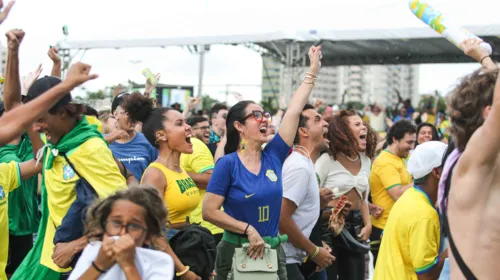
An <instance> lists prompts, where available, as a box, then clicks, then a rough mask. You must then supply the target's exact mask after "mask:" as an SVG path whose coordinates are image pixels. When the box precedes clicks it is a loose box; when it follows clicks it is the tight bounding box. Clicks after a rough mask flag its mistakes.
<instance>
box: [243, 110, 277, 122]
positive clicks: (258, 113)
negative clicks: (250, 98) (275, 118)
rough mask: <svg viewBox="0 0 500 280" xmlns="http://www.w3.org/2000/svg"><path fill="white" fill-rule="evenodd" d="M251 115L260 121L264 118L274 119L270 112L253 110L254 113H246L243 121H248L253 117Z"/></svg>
mask: <svg viewBox="0 0 500 280" xmlns="http://www.w3.org/2000/svg"><path fill="white" fill-rule="evenodd" d="M251 117H254V119H255V120H256V121H258V122H262V121H263V120H264V118H266V119H267V120H271V119H272V117H271V114H269V113H268V112H263V111H252V113H250V114H248V115H246V116H245V117H244V118H243V121H246V120H247V119H248V118H251Z"/></svg>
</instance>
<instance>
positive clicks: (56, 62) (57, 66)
mask: <svg viewBox="0 0 500 280" xmlns="http://www.w3.org/2000/svg"><path fill="white" fill-rule="evenodd" d="M47 55H48V56H49V57H50V60H52V63H53V64H52V71H51V72H50V75H51V76H54V77H58V78H61V77H62V63H61V57H60V56H59V50H58V49H57V48H56V47H54V46H50V49H49V51H48V52H47Z"/></svg>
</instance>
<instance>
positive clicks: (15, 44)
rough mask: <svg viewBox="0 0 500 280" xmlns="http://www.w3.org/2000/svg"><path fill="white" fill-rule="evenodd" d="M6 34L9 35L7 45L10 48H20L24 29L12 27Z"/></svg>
mask: <svg viewBox="0 0 500 280" xmlns="http://www.w3.org/2000/svg"><path fill="white" fill-rule="evenodd" d="M5 36H6V37H7V46H8V48H9V50H18V49H19V45H20V44H21V42H22V41H23V38H24V31H23V30H22V29H12V30H10V31H7V33H5Z"/></svg>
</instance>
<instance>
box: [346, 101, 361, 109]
mask: <svg viewBox="0 0 500 280" xmlns="http://www.w3.org/2000/svg"><path fill="white" fill-rule="evenodd" d="M345 105H346V108H347V110H350V109H353V110H363V108H364V107H365V105H364V104H363V103H361V102H359V101H349V102H347V103H346V104H345Z"/></svg>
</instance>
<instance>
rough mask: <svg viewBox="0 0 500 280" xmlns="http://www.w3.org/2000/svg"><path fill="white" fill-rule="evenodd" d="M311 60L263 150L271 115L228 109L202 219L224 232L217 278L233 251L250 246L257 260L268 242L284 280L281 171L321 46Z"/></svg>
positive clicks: (241, 106)
mask: <svg viewBox="0 0 500 280" xmlns="http://www.w3.org/2000/svg"><path fill="white" fill-rule="evenodd" d="M309 58H310V61H311V65H310V70H309V72H308V73H307V74H306V77H305V78H304V81H303V83H302V84H301V85H300V87H299V88H298V89H297V91H296V92H295V94H294V95H293V97H292V100H291V101H290V104H289V107H288V110H287V112H286V114H285V116H284V117H283V121H282V124H281V125H280V128H279V131H278V133H277V134H276V136H275V137H274V138H273V140H271V141H270V142H269V143H268V144H267V145H266V147H265V148H264V149H263V150H262V148H261V147H262V145H263V144H264V143H266V142H267V141H268V138H267V133H266V132H267V129H268V123H269V121H270V115H269V114H268V113H266V112H264V111H263V110H262V107H260V106H259V105H257V104H255V103H254V102H252V101H241V102H239V103H237V104H236V105H234V106H233V107H232V108H231V109H230V110H229V113H228V115H227V122H226V131H227V143H226V145H225V147H224V153H225V156H224V157H222V158H221V159H220V160H219V161H218V162H217V164H216V166H215V169H214V171H213V174H212V178H211V179H210V182H209V184H208V187H207V192H206V194H205V200H204V204H203V218H204V219H205V220H206V221H208V222H210V223H213V224H215V225H217V226H218V227H220V228H222V229H224V235H223V238H222V241H221V242H220V243H219V245H218V246H217V260H216V264H215V272H216V274H217V275H216V277H215V279H227V275H228V273H229V271H230V270H231V266H232V258H233V254H234V250H235V248H238V247H241V244H243V243H250V249H249V250H248V252H249V255H250V256H252V257H254V258H257V257H262V256H263V252H264V245H265V243H266V242H267V243H269V245H271V246H272V247H273V248H275V249H277V251H278V262H279V268H278V275H279V277H280V279H286V267H285V266H286V263H285V254H284V252H283V249H282V248H281V245H280V242H279V241H280V240H279V237H278V225H279V219H280V211H281V199H282V196H283V187H282V184H281V169H282V166H283V162H284V161H285V159H286V157H287V156H288V153H289V151H290V147H291V146H292V144H293V140H294V138H295V133H296V131H297V126H298V122H299V116H300V114H301V112H302V109H303V107H304V105H305V104H306V103H307V101H308V99H309V96H310V94H311V91H312V88H313V86H314V82H315V80H316V75H317V74H318V72H319V69H320V67H321V62H320V60H321V47H311V49H310V50H309ZM222 206H224V211H221V210H220V209H221V207H222ZM264 240H265V241H266V242H265V241H264ZM281 241H283V240H281Z"/></svg>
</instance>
